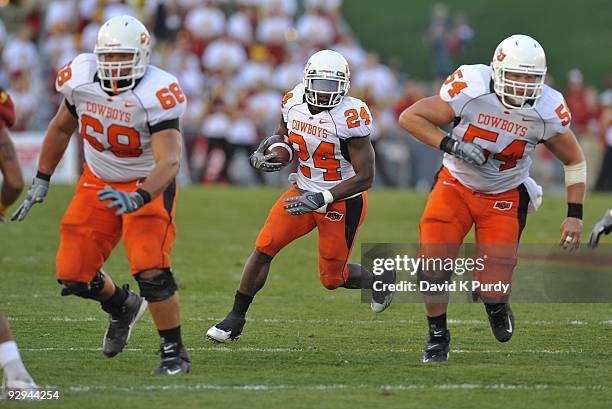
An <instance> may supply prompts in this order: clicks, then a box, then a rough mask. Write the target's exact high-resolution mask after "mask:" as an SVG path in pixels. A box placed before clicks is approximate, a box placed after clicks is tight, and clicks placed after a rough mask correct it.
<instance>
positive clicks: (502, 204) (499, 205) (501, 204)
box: [493, 200, 512, 210]
mask: <svg viewBox="0 0 612 409" xmlns="http://www.w3.org/2000/svg"><path fill="white" fill-rule="evenodd" d="M493 208H494V209H498V210H510V209H512V202H506V201H503V200H500V201H497V202H495V204H494V205H493Z"/></svg>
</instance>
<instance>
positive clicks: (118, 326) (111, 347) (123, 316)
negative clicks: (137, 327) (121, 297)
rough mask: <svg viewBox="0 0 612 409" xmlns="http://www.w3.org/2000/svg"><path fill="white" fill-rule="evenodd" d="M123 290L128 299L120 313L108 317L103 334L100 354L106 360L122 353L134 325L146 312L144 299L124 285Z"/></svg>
mask: <svg viewBox="0 0 612 409" xmlns="http://www.w3.org/2000/svg"><path fill="white" fill-rule="evenodd" d="M123 288H124V289H125V290H126V291H127V292H128V297H127V298H126V299H125V302H124V303H123V306H122V307H121V312H120V313H118V314H109V315H108V327H107V328H106V332H105V333H104V342H103V344H102V352H103V353H104V355H105V356H107V357H108V358H112V357H114V356H115V355H117V354H118V353H119V352H121V351H123V348H124V347H125V345H126V344H127V343H128V340H129V339H130V335H131V334H132V328H134V324H136V321H138V320H139V319H140V317H142V314H144V312H145V311H146V310H147V301H146V300H145V299H144V298H142V297H141V296H140V295H138V294H136V293H135V292H133V291H130V287H129V286H128V285H124V286H123Z"/></svg>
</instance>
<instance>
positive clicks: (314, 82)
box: [304, 50, 351, 108]
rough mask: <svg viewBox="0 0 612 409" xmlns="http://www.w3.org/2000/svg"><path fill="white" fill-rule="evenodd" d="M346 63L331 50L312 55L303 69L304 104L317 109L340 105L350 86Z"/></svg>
mask: <svg viewBox="0 0 612 409" xmlns="http://www.w3.org/2000/svg"><path fill="white" fill-rule="evenodd" d="M350 75H351V73H350V71H349V66H348V62H346V59H345V58H344V57H343V56H342V54H340V53H337V52H336V51H332V50H322V51H318V52H316V53H314V54H313V55H312V56H311V57H310V58H309V59H308V62H307V63H306V67H305V68H304V89H305V95H306V102H307V103H309V104H310V105H313V106H316V107H319V108H333V107H335V106H338V105H340V102H342V98H343V97H344V96H345V95H346V93H347V92H348V90H349V86H350V83H349V82H350V81H349V78H350Z"/></svg>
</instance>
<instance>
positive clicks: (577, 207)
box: [567, 203, 582, 220]
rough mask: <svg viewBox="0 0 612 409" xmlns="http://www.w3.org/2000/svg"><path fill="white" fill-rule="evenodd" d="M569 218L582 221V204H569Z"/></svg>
mask: <svg viewBox="0 0 612 409" xmlns="http://www.w3.org/2000/svg"><path fill="white" fill-rule="evenodd" d="M567 217H573V218H575V219H580V220H582V203H568V204H567Z"/></svg>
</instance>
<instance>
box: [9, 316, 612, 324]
mask: <svg viewBox="0 0 612 409" xmlns="http://www.w3.org/2000/svg"><path fill="white" fill-rule="evenodd" d="M8 320H9V321H60V322H90V321H106V320H107V317H104V316H101V317H69V316H63V317H57V316H52V317H42V318H41V317H33V318H23V317H11V316H9V317H8ZM143 320H144V321H146V322H152V320H151V319H150V318H149V317H146V318H143ZM184 320H185V321H196V322H212V323H214V322H219V321H221V320H223V317H206V318H200V317H188V318H185V319H184ZM248 321H249V322H263V323H269V324H344V325H389V324H398V323H399V324H420V323H421V321H420V320H419V321H415V320H380V319H377V320H339V319H331V320H330V319H327V318H322V319H283V318H249V319H248ZM518 322H519V323H520V324H521V325H601V324H603V325H612V320H605V321H598V322H595V321H591V322H589V321H582V320H569V321H542V320H536V321H530V320H526V321H518ZM448 323H449V324H450V325H482V324H485V323H486V321H484V320H460V319H449V320H448Z"/></svg>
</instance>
